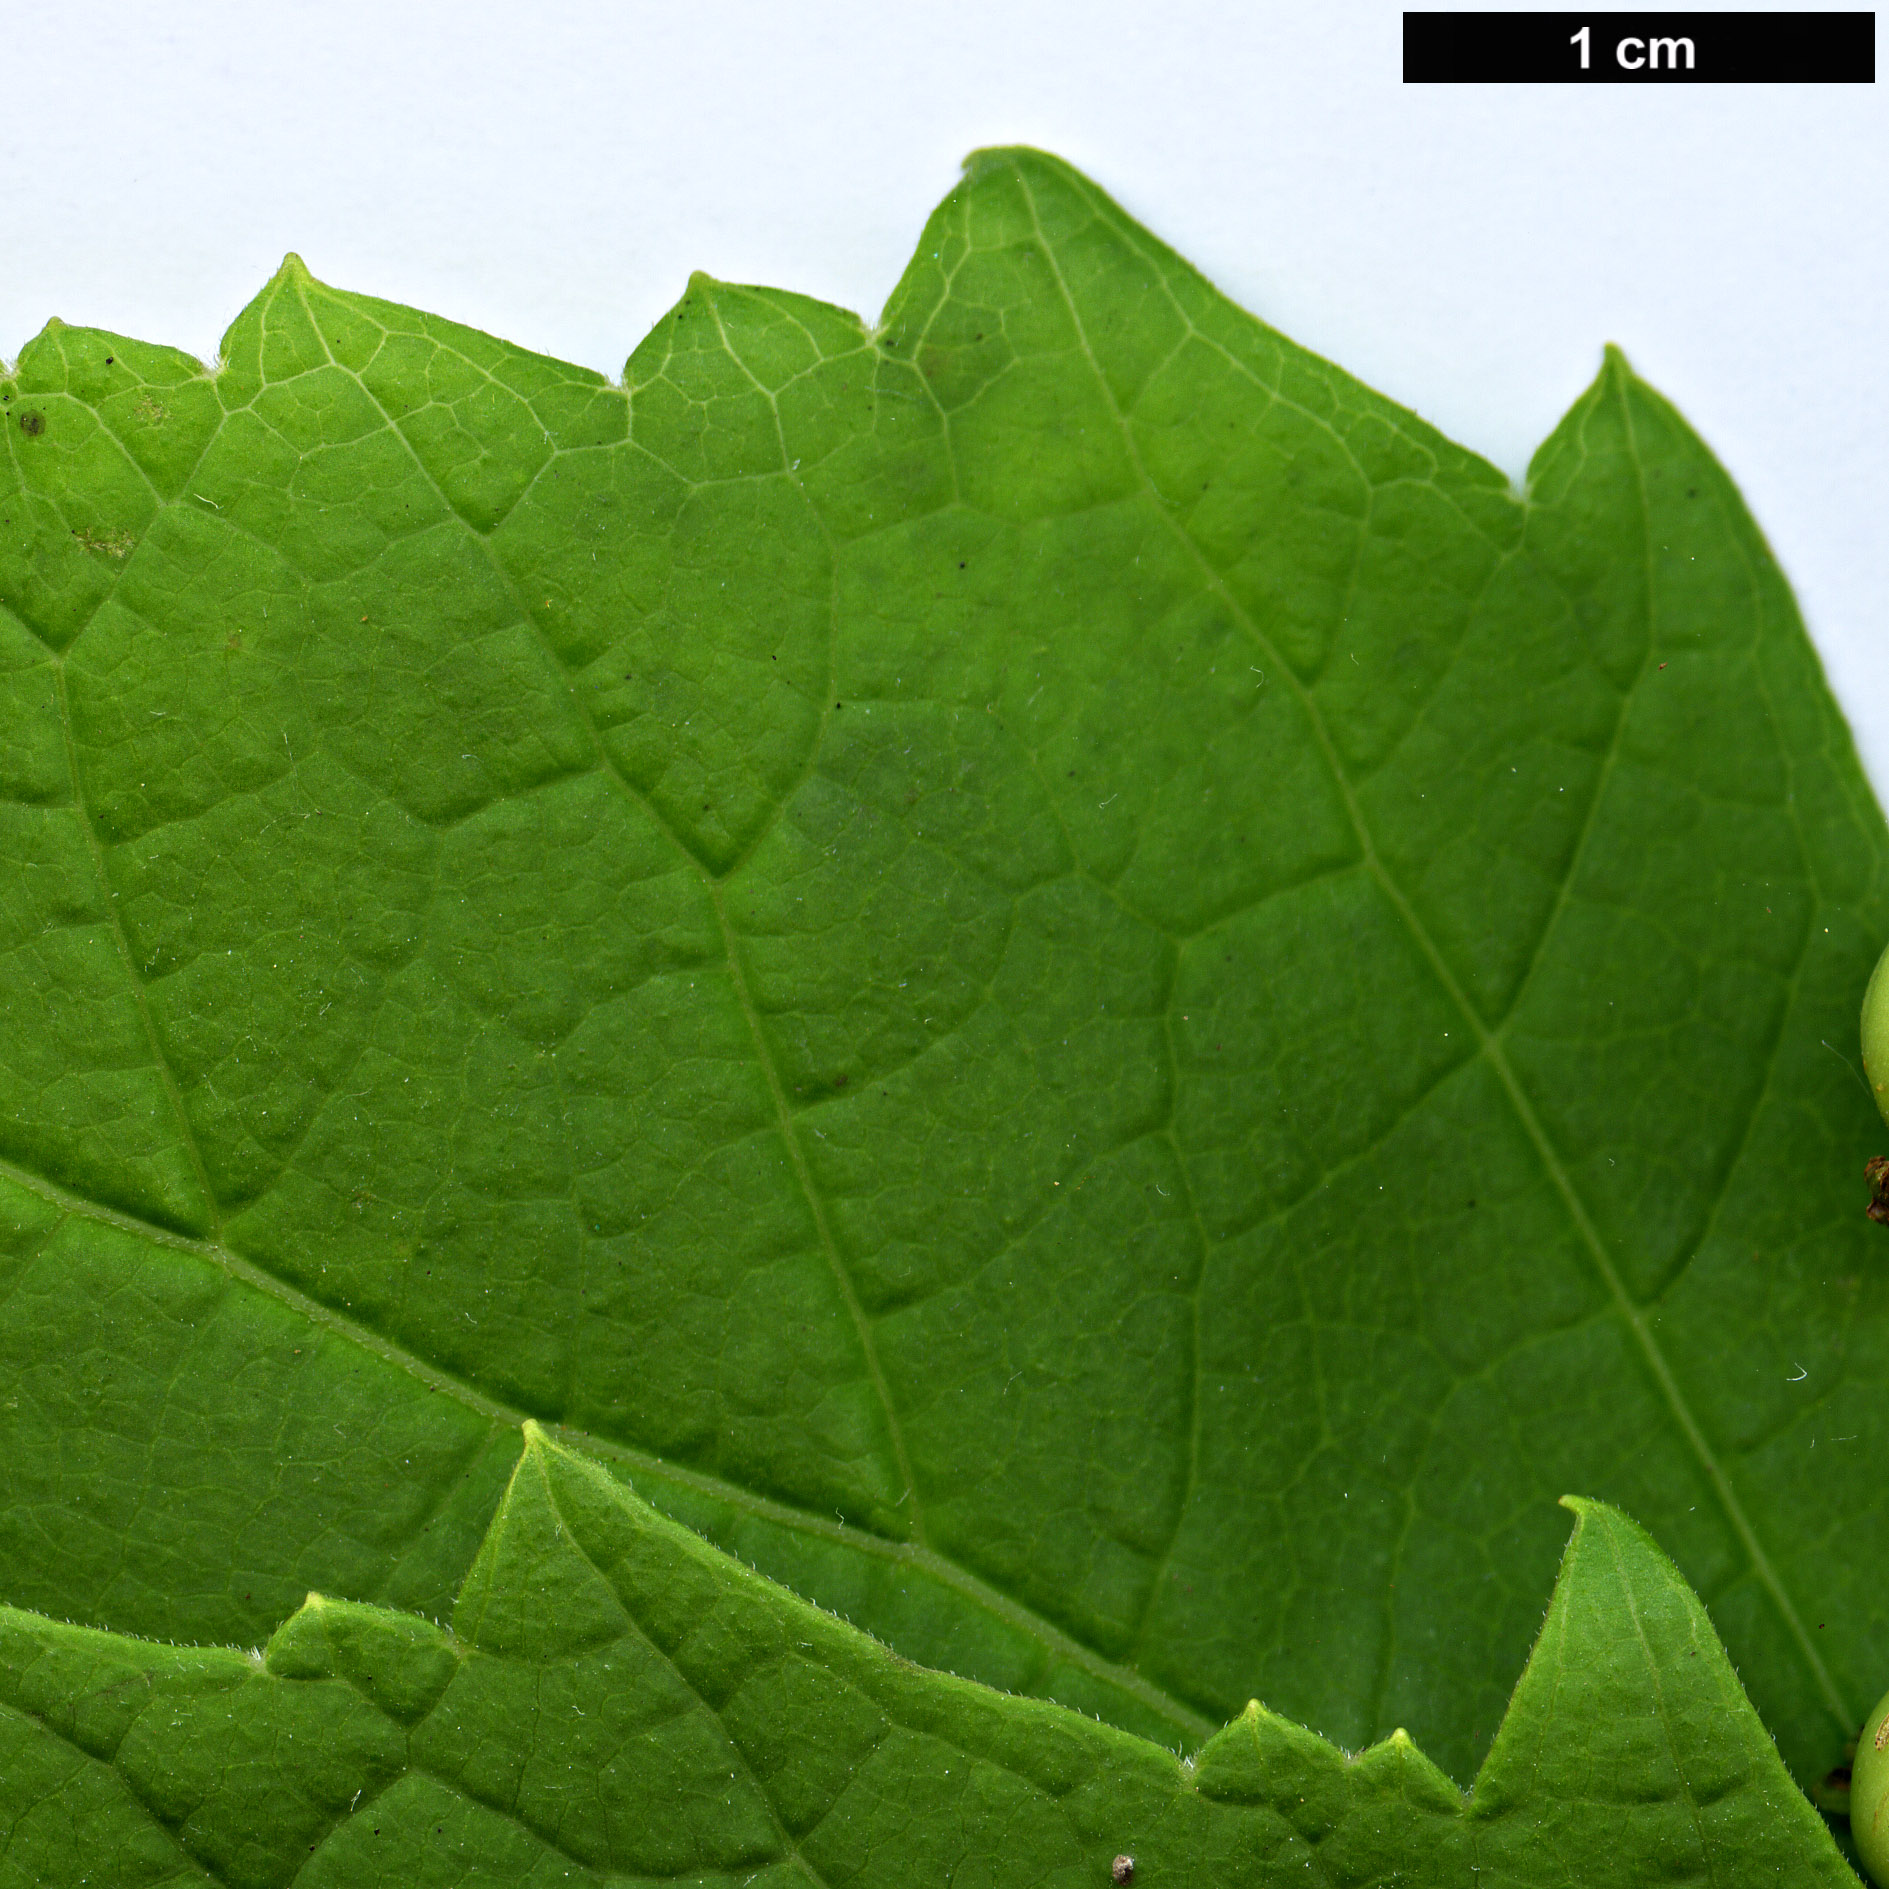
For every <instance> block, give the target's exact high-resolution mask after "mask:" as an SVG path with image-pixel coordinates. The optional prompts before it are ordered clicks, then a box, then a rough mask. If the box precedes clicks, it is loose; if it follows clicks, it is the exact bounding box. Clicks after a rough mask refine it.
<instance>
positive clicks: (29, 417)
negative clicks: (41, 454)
mask: <svg viewBox="0 0 1889 1889" xmlns="http://www.w3.org/2000/svg"><path fill="white" fill-rule="evenodd" d="M45 430H46V416H45V415H44V414H43V413H35V412H34V411H33V409H32V408H31V407H28V408H27V410H26V411H25V412H24V413H22V414H21V415H20V431H21V432H22V433H24V434H25V435H26V436H27V438H28V439H37V438H38V437H39V436H40V434H42V433H43V432H45Z"/></svg>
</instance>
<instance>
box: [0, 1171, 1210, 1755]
mask: <svg viewBox="0 0 1889 1889" xmlns="http://www.w3.org/2000/svg"><path fill="white" fill-rule="evenodd" d="M0 1180H7V1181H11V1182H12V1183H13V1184H14V1185H15V1186H16V1187H20V1188H23V1189H24V1190H25V1191H26V1192H28V1193H30V1194H34V1195H37V1196H38V1197H39V1198H40V1199H41V1200H44V1201H45V1202H47V1204H48V1205H50V1206H54V1207H57V1208H58V1209H59V1210H60V1211H61V1212H63V1213H68V1214H75V1215H77V1216H78V1217H79V1218H81V1219H85V1220H93V1221H97V1222H98V1223H99V1224H101V1225H103V1226H109V1227H113V1228H115V1229H116V1230H117V1231H119V1232H121V1233H128V1234H131V1235H133V1236H134V1237H136V1238H138V1239H141V1240H148V1241H149V1242H151V1243H152V1244H153V1245H156V1246H165V1247H170V1248H172V1249H173V1250H175V1251H177V1252H181V1253H190V1254H193V1255H194V1256H195V1257H196V1258H198V1259H202V1260H207V1261H208V1262H209V1263H210V1264H211V1265H213V1266H217V1267H220V1268H221V1269H222V1270H223V1271H224V1272H225V1273H227V1274H228V1275H229V1276H230V1277H231V1278H232V1279H235V1280H237V1281H238V1282H240V1283H241V1284H243V1285H246V1286H249V1287H252V1288H253V1289H254V1290H255V1291H258V1292H262V1293H266V1294H267V1295H268V1296H269V1297H270V1298H272V1299H275V1300H277V1301H279V1302H280V1303H281V1304H283V1305H285V1306H287V1307H288V1308H289V1310H291V1311H292V1312H296V1313H298V1314H299V1315H300V1316H301V1317H303V1318H305V1319H307V1320H308V1322H309V1323H310V1324H311V1325H315V1326H318V1327H320V1328H321V1329H322V1330H323V1331H327V1332H331V1333H333V1334H334V1336H335V1337H337V1338H339V1339H342V1340H344V1341H346V1342H347V1343H349V1344H353V1345H358V1346H360V1348H361V1349H362V1350H364V1351H367V1352H369V1353H371V1354H372V1355H373V1356H375V1357H377V1358H379V1359H381V1360H382V1361H383V1362H384V1363H387V1364H391V1365H393V1366H394V1367H395V1368H396V1369H397V1370H401V1371H404V1372H405V1373H406V1374H407V1375H408V1376H409V1377H411V1378H415V1379H417V1380H418V1381H419V1382H420V1383H422V1384H424V1385H425V1386H426V1387H427V1389H428V1390H430V1391H435V1392H438V1393H440V1394H442V1395H444V1396H447V1397H451V1398H452V1399H453V1400H454V1401H455V1402H456V1403H459V1404H463V1405H464V1406H465V1408H466V1409H468V1410H470V1411H473V1412H474V1413H475V1414H476V1415H478V1416H481V1417H484V1418H485V1419H487V1420H488V1421H489V1422H491V1423H493V1424H497V1425H499V1426H501V1427H503V1428H506V1429H511V1430H522V1428H523V1426H524V1424H525V1420H526V1419H527V1418H531V1419H533V1420H534V1421H535V1422H537V1424H538V1425H539V1427H540V1428H541V1429H543V1430H544V1432H545V1433H546V1434H547V1435H548V1436H554V1437H556V1438H557V1439H558V1440H559V1441H560V1442H562V1443H565V1444H567V1445H569V1446H570V1447H571V1448H572V1449H575V1450H579V1451H583V1452H586V1453H587V1454H589V1455H592V1456H601V1457H604V1458H606V1459H607V1460H609V1461H611V1462H615V1463H621V1464H622V1465H623V1466H624V1467H625V1468H626V1469H630V1470H634V1471H637V1472H640V1473H641V1474H643V1475H647V1476H654V1477H658V1478H660V1479H662V1480H664V1481H667V1482H673V1483H677V1484H680V1485H681V1486H682V1487H683V1488H685V1489H690V1490H693V1491H694V1492H695V1493H696V1494H698V1495H702V1496H706V1497H707V1498H709V1499H710V1500H711V1501H715V1502H724V1503H726V1504H727V1505H728V1506H729V1507H730V1508H733V1509H739V1510H740V1511H741V1512H742V1513H743V1514H746V1515H751V1516H753V1517H754V1518H755V1519H756V1520H757V1521H764V1522H772V1523H774V1524H775V1525H776V1526H778V1527H781V1528H787V1529H791V1530H793V1531H794V1532H795V1533H796V1534H801V1535H813V1536H817V1537H818V1538H819V1539H821V1540H823V1541H830V1542H834V1543H836V1544H837V1545H839V1546H841V1547H844V1548H850V1549H853V1550H854V1551H855V1552H857V1553H860V1554H867V1555H871V1556H872V1557H873V1558H874V1559H875V1560H878V1561H885V1562H890V1563H891V1564H892V1565H894V1566H896V1567H903V1568H909V1569H912V1570H914V1571H916V1572H918V1573H922V1574H926V1575H929V1576H930V1577H931V1578H932V1579H934V1580H936V1581H939V1582H941V1583H942V1584H943V1585H944V1586H946V1587H949V1588H951V1589H952V1590H953V1591H954V1592H956V1593H958V1594H961V1595H963V1597H964V1598H965V1599H966V1600H969V1601H971V1602H973V1603H974V1604H975V1605H977V1606H979V1607H982V1608H983V1609H984V1610H985V1611H986V1612H987V1613H990V1614H991V1615H993V1616H994V1617H996V1618H997V1619H999V1620H1002V1621H1004V1622H1005V1623H1006V1624H1007V1625H1009V1626H1012V1627H1015V1628H1016V1629H1017V1630H1018V1631H1019V1632H1021V1633H1025V1634H1027V1635H1028V1636H1029V1637H1030V1638H1031V1639H1033V1640H1034V1641H1036V1643H1037V1644H1038V1645H1039V1646H1041V1647H1042V1648H1043V1650H1044V1651H1045V1652H1046V1653H1048V1654H1050V1655H1051V1656H1053V1657H1054V1658H1056V1659H1058V1660H1063V1661H1066V1662H1067V1663H1068V1664H1070V1665H1071V1666H1075V1667H1078V1668H1079V1669H1080V1670H1082V1671H1083V1672H1085V1673H1088V1674H1089V1675H1091V1677H1093V1678H1096V1679H1101V1680H1104V1681H1106V1682H1107V1683H1108V1684H1110V1685H1112V1686H1115V1687H1118V1688H1119V1689H1120V1690H1121V1691H1123V1692H1125V1693H1127V1694H1129V1695H1130V1696H1131V1697H1132V1698H1135V1699H1137V1700H1138V1701H1139V1702H1140V1703H1141V1704H1143V1705H1145V1706H1147V1707H1148V1708H1149V1710H1151V1711H1153V1712H1157V1713H1159V1714H1160V1716H1161V1717H1163V1718H1165V1719H1167V1720H1168V1721H1169V1722H1170V1723H1171V1724H1173V1725H1175V1726H1176V1727H1177V1728H1179V1729H1182V1730H1184V1731H1186V1732H1188V1733H1190V1734H1192V1735H1193V1736H1194V1737H1196V1738H1206V1737H1210V1736H1211V1735H1212V1734H1213V1733H1214V1732H1216V1731H1218V1730H1219V1729H1220V1727H1219V1724H1218V1722H1217V1721H1215V1720H1213V1719H1211V1718H1209V1717H1207V1716H1206V1715H1205V1714H1204V1713H1202V1712H1198V1711H1196V1710H1195V1709H1194V1707H1192V1706H1190V1705H1188V1704H1186V1703H1184V1702H1183V1701H1182V1700H1180V1699H1177V1698H1175V1697H1173V1696H1172V1695H1171V1694H1169V1693H1167V1692H1164V1691H1163V1690H1162V1689H1161V1688H1160V1687H1159V1686H1157V1685H1154V1684H1152V1683H1151V1682H1150V1681H1149V1680H1147V1679H1145V1678H1143V1677H1142V1675H1141V1674H1140V1673H1138V1672H1136V1671H1135V1670H1134V1669H1133V1668H1132V1667H1128V1666H1121V1665H1117V1664H1116V1663H1115V1661H1113V1660H1111V1659H1108V1658H1106V1657H1105V1656H1104V1655H1102V1654H1100V1653H1098V1652H1096V1651H1095V1649H1094V1648H1093V1647H1090V1646H1086V1645H1084V1644H1083V1642H1082V1641H1080V1640H1077V1639H1075V1638H1073V1637H1072V1636H1071V1635H1069V1634H1068V1633H1065V1632H1064V1631H1063V1629H1062V1628H1060V1627H1058V1626H1057V1625H1055V1623H1054V1622H1053V1621H1049V1620H1046V1619H1044V1618H1043V1616H1042V1615H1040V1614H1038V1613H1036V1612H1034V1611H1033V1610H1032V1609H1030V1608H1029V1607H1026V1606H1025V1605H1024V1604H1023V1603H1022V1602H1021V1601H1019V1600H1017V1599H1015V1598H1014V1597H1013V1596H1011V1595H1009V1594H1006V1593H1005V1592H1004V1591H1003V1590H1002V1589H1001V1588H997V1587H992V1586H990V1585H989V1584H988V1583H987V1582H984V1581H981V1580H979V1579H978V1577H977V1576H976V1575H974V1574H972V1573H970V1572H969V1571H968V1570H966V1569H965V1568H963V1567H960V1566H959V1565H958V1563H956V1562H955V1561H952V1560H950V1559H948V1558H947V1557H946V1556H944V1555H942V1554H940V1553H939V1552H938V1551H937V1550H936V1549H935V1548H930V1547H927V1546H925V1545H923V1544H922V1543H920V1542H915V1541H894V1540H891V1539H889V1538H887V1537H886V1536H883V1535H875V1534H874V1533H873V1532H872V1531H871V1530H870V1529H865V1528H860V1527H858V1526H856V1525H855V1524H853V1523H850V1522H843V1521H840V1520H839V1519H837V1518H836V1517H835V1518H829V1517H827V1516H823V1515H817V1514H814V1513H812V1512H811V1511H809V1510H806V1509H800V1508H796V1507H795V1506H794V1505H793V1504H792V1503H791V1502H782V1501H779V1500H777V1499H776V1498H774V1497H772V1496H765V1495H760V1494H757V1493H756V1492H755V1491H754V1490H752V1489H748V1488H745V1487H743V1486H742V1485H741V1484H740V1483H735V1482H726V1481H724V1480H722V1478H721V1477H719V1476H712V1475H709V1474H708V1473H706V1472H705V1471H703V1470H699V1469H690V1468H688V1467H686V1466H685V1465H683V1464H679V1463H672V1462H670V1461H668V1460H667V1459H666V1458H665V1457H661V1456H657V1455H654V1454H652V1453H651V1452H650V1451H648V1450H639V1449H637V1448H635V1447H634V1446H633V1445H631V1444H628V1443H619V1442H617V1441H616V1440H615V1439H614V1438H611V1437H600V1436H596V1435H594V1434H593V1433H592V1432H590V1431H588V1430H579V1429H576V1428H574V1427H573V1426H572V1425H570V1424H567V1423H559V1422H557V1421H556V1420H555V1419H551V1418H546V1417H542V1416H539V1415H538V1413H537V1412H535V1411H530V1410H524V1409H521V1408H520V1407H518V1406H517V1405H514V1404H508V1403H506V1402H504V1401H503V1400H502V1399H501V1398H497V1397H491V1396H488V1395H487V1394H486V1393H485V1392H483V1391H480V1390H477V1389H475V1388H474V1387H473V1386H472V1385H470V1384H467V1383H465V1382H464V1381H462V1380H461V1379H459V1378H457V1377H454V1376H453V1375H452V1373H451V1372H449V1371H443V1370H441V1369H440V1368H439V1366H437V1365H435V1364H433V1363H431V1362H429V1361H428V1360H427V1359H426V1358H424V1357H422V1356H421V1355H420V1354H419V1353H417V1352H414V1351H409V1350H407V1349H406V1347H405V1346H404V1345H400V1344H396V1343H395V1342H394V1341H393V1340H392V1339H391V1338H388V1337H387V1336H386V1335H385V1334H384V1333H382V1332H378V1331H376V1330H375V1329H374V1328H373V1326H371V1325H367V1324H363V1323H362V1322H361V1321H360V1320H358V1319H354V1318H350V1317H349V1316H348V1314H347V1313H345V1312H341V1311H337V1310H336V1309H335V1308H334V1307H333V1306H331V1305H326V1304H324V1303H323V1302H322V1301H321V1300H320V1299H314V1298H310V1297H309V1296H308V1294H307V1293H305V1292H302V1291H300V1290H298V1289H297V1288H296V1287H295V1286H292V1285H290V1284H289V1283H288V1281H287V1280H286V1279H282V1278H279V1277H278V1276H277V1275H276V1274H275V1273H272V1272H270V1271H268V1270H267V1268H265V1267H262V1266H258V1265H257V1264H256V1263H255V1262H254V1261H253V1260H249V1259H245V1258H244V1257H243V1256H242V1255H241V1254H240V1253H237V1252H233V1251H232V1250H231V1249H230V1248H229V1247H227V1246H225V1245H224V1244H223V1243H222V1242H221V1241H218V1240H200V1239H193V1238H192V1237H191V1236H190V1235H189V1234H187V1233H178V1232H175V1231H174V1230H173V1229H171V1228H169V1227H165V1226H159V1225H157V1224H156V1223H155V1222H153V1221H149V1220H143V1219H140V1218H139V1217H138V1216H137V1215H136V1214H132V1213H126V1212H123V1211H122V1210H121V1209H118V1208H115V1207H108V1206H105V1205H104V1204H103V1203H102V1202H100V1201H96V1200H92V1199H89V1198H88V1197H87V1196H85V1195H83V1194H78V1193H74V1192H73V1191H72V1190H71V1189H70V1188H66V1187H61V1186H60V1185H59V1184H58V1183H57V1182H56V1181H50V1180H48V1179H47V1178H46V1177H45V1176H44V1175H43V1174H36V1173H34V1172H33V1170H32V1169H31V1168H23V1167H20V1166H19V1165H18V1164H17V1163H15V1162H12V1161H7V1160H0ZM810 1598H811V1597H810Z"/></svg>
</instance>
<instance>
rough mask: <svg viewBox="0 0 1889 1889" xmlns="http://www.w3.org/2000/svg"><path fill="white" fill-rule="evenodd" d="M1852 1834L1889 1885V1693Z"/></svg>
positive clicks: (1860, 1748) (1859, 1745) (1862, 1762)
mask: <svg viewBox="0 0 1889 1889" xmlns="http://www.w3.org/2000/svg"><path fill="white" fill-rule="evenodd" d="M1880 975H1881V974H1880V973H1878V976H1880ZM1850 1836H1851V1838H1852V1840H1853V1841H1854V1842H1855V1844H1856V1853H1857V1855H1858V1856H1860V1857H1861V1858H1862V1859H1863V1867H1864V1868H1865V1869H1867V1870H1868V1871H1869V1873H1870V1874H1871V1875H1872V1876H1873V1877H1874V1878H1875V1879H1876V1881H1877V1882H1879V1883H1884V1884H1889V1693H1886V1694H1884V1696H1883V1697H1882V1698H1881V1699H1879V1700H1877V1702H1876V1709H1875V1711H1873V1712H1872V1713H1870V1715H1869V1723H1868V1724H1867V1725H1865V1726H1864V1727H1863V1735H1862V1737H1860V1738H1859V1739H1858V1740H1857V1741H1856V1762H1855V1763H1854V1764H1852V1765H1851V1766H1850Z"/></svg>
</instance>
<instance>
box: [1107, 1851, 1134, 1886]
mask: <svg viewBox="0 0 1889 1889" xmlns="http://www.w3.org/2000/svg"><path fill="white" fill-rule="evenodd" d="M1108 1873H1109V1879H1110V1881H1112V1882H1133V1881H1134V1880H1135V1859H1134V1858H1133V1857H1132V1856H1118V1857H1116V1859H1115V1860H1114V1862H1112V1863H1111V1864H1110V1865H1109V1868H1108Z"/></svg>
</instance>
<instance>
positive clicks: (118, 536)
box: [72, 529, 138, 558]
mask: <svg viewBox="0 0 1889 1889" xmlns="http://www.w3.org/2000/svg"><path fill="white" fill-rule="evenodd" d="M72 535H73V536H74V537H75V538H77V539H78V541H79V542H80V543H81V544H82V545H84V546H85V548H86V549H87V550H88V551H102V552H104V554H105V555H106V556H107V557H108V558H128V557H129V556H130V555H131V554H132V552H134V551H135V550H136V549H137V548H138V541H137V539H136V538H134V537H133V536H132V535H131V533H130V532H128V531H85V530H83V529H81V530H78V531H75V532H74V533H73V534H72Z"/></svg>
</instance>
